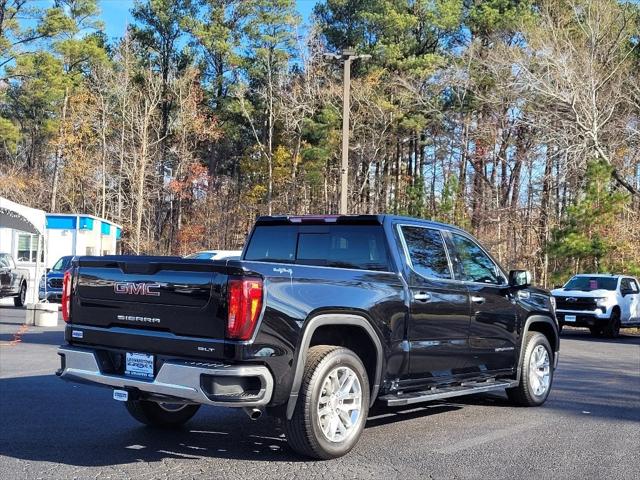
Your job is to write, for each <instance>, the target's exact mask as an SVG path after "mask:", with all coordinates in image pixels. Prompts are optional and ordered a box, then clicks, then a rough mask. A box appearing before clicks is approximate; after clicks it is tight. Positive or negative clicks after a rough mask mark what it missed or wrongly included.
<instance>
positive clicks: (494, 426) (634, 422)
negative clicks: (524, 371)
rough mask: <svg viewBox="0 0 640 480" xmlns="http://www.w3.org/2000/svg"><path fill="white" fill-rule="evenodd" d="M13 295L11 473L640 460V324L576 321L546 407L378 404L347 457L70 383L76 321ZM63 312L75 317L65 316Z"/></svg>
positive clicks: (7, 468) (329, 473)
mask: <svg viewBox="0 0 640 480" xmlns="http://www.w3.org/2000/svg"><path fill="white" fill-rule="evenodd" d="M23 321H24V310H21V309H15V308H13V307H11V306H9V303H7V302H6V300H3V301H2V302H1V304H0V478H3V479H22V478H24V479H37V478H53V479H70V478H74V479H75V478H77V479H85V478H86V479H88V478H104V479H128V478H136V479H165V478H166V479H179V478H199V479H200V478H225V479H230V478H242V479H247V478H256V477H259V478H278V479H286V478H323V479H326V478H438V479H439V478H482V479H488V478H499V479H503V478H504V479H506V478H533V477H535V478H540V479H544V478H554V479H557V478H581V479H591V478H608V479H612V478H620V479H625V478H629V479H632V478H634V479H636V478H638V472H639V471H640V335H629V334H626V335H624V336H622V337H621V338H619V339H616V340H604V339H598V340H596V339H592V338H591V337H590V336H589V335H588V334H587V332H586V331H577V330H576V331H573V332H565V333H563V337H562V346H561V357H560V365H559V369H558V371H557V372H556V377H555V381H554V386H553V390H552V392H551V396H550V397H549V400H548V401H547V403H546V404H545V406H544V407H542V408H533V409H531V408H530V409H526V408H515V407H511V406H509V404H508V403H507V401H506V396H505V395H502V394H491V395H488V394H486V395H476V396H471V397H463V398H459V399H456V402H452V403H449V402H447V403H444V402H441V403H436V404H430V405H425V406H421V407H418V408H411V409H406V408H405V409H389V408H380V407H377V408H375V409H374V411H372V412H371V414H370V417H369V420H368V422H367V428H366V430H365V432H364V434H363V436H362V438H361V440H360V442H359V443H358V445H357V446H356V448H355V449H354V450H353V451H352V452H351V453H350V454H349V455H348V456H346V457H343V458H340V459H337V460H331V461H326V462H312V461H307V460H304V459H302V458H299V457H297V456H296V455H295V454H293V453H292V452H291V451H290V450H289V448H288V447H287V444H286V441H285V439H284V435H283V433H282V429H281V428H280V427H279V426H278V424H277V422H276V421H275V420H273V419H271V418H269V417H263V418H261V419H260V420H258V421H256V422H252V421H251V420H249V418H248V417H247V416H246V415H245V414H244V413H242V412H241V411H235V410H226V409H216V408H203V409H201V410H200V412H199V413H198V414H197V415H196V416H195V417H194V419H193V420H192V421H191V422H190V423H189V424H187V426H186V427H185V428H184V429H183V430H179V431H158V430H152V429H148V428H145V427H143V426H141V425H139V424H137V423H136V422H135V421H134V420H133V419H132V418H130V417H129V415H128V414H127V413H126V411H125V410H124V407H123V406H122V405H121V404H119V403H118V402H115V401H113V400H112V399H111V392H110V391H109V390H107V389H101V388H98V387H93V386H85V385H76V384H71V383H67V382H63V381H61V380H59V379H58V378H57V377H56V376H55V375H54V373H53V372H54V371H55V370H56V369H57V367H58V358H57V355H56V347H57V346H58V345H59V344H61V343H62V341H63V334H62V331H63V327H62V326H58V327H54V328H37V327H28V328H27V327H24V326H22V323H23ZM60 323H62V322H60Z"/></svg>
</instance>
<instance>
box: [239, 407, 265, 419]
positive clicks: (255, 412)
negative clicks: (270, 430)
mask: <svg viewBox="0 0 640 480" xmlns="http://www.w3.org/2000/svg"><path fill="white" fill-rule="evenodd" d="M243 410H244V411H245V413H246V414H247V415H248V416H249V418H250V419H251V420H258V419H259V418H260V417H261V416H262V410H260V409H259V408H255V407H254V408H248V407H247V408H244V409H243Z"/></svg>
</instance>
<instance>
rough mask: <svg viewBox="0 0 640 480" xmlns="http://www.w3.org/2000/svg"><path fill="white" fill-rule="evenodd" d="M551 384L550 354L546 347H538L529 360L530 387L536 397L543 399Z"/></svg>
mask: <svg viewBox="0 0 640 480" xmlns="http://www.w3.org/2000/svg"><path fill="white" fill-rule="evenodd" d="M550 382H551V362H550V360H549V352H548V351H547V349H546V348H545V346H544V345H538V346H536V348H534V349H533V352H531V358H530V359H529V385H530V386H531V391H532V392H533V394H534V395H535V396H536V397H541V396H543V395H544V394H545V393H547V390H549V384H550Z"/></svg>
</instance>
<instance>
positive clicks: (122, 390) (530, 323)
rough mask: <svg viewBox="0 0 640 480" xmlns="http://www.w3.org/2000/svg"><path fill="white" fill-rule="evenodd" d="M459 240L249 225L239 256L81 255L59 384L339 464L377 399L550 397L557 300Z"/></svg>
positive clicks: (361, 219) (155, 417)
mask: <svg viewBox="0 0 640 480" xmlns="http://www.w3.org/2000/svg"><path fill="white" fill-rule="evenodd" d="M530 283H531V276H530V274H529V273H528V272H526V271H523V270H513V271H511V272H510V273H509V274H506V273H505V272H504V271H503V270H502V269H501V268H500V266H499V265H498V264H497V263H496V261H495V260H493V259H492V257H491V256H490V255H489V254H488V253H487V252H486V250H485V249H483V248H482V247H481V246H480V245H479V243H478V242H477V241H476V240H475V239H474V238H473V237H471V236H470V235H469V234H467V233H465V232H464V231H462V230H460V229H458V228H455V227H452V226H449V225H445V224H441V223H436V222H428V221H423V220H417V219H413V218H404V217H398V216H391V215H366V216H322V217H305V216H303V217H292V216H289V217H261V218H260V219H258V221H257V223H256V225H255V226H254V228H253V231H252V232H251V235H250V237H249V239H248V242H247V244H246V246H245V248H244V251H243V252H242V257H241V259H240V260H223V261H206V260H189V259H181V258H174V257H138V256H111V257H80V258H77V259H75V260H74V264H73V268H72V269H71V270H70V271H68V272H67V274H66V275H65V279H64V292H63V300H62V309H63V316H64V318H65V320H66V322H67V326H66V330H65V339H66V342H67V344H66V345H64V346H62V347H60V349H59V355H60V357H61V364H62V365H61V368H60V370H59V371H58V375H59V376H61V377H62V378H63V379H66V380H73V381H82V382H90V383H94V384H101V385H104V386H107V387H111V388H112V389H113V396H114V398H115V399H117V400H122V401H124V402H125V404H126V407H127V409H128V411H129V412H130V413H131V415H132V416H133V417H134V418H136V419H137V420H139V421H141V422H143V423H145V424H148V425H152V426H163V427H167V426H178V425H181V424H183V423H184V422H186V421H187V420H189V419H190V418H191V417H192V416H193V415H194V414H195V413H196V411H197V410H198V408H199V407H200V406H201V405H216V406H227V407H242V408H244V409H245V410H246V412H247V413H248V414H249V416H250V417H251V418H253V419H255V418H258V417H259V416H260V415H261V414H262V413H263V412H265V411H266V412H268V413H270V414H273V415H277V416H279V417H281V418H282V419H283V421H284V424H285V426H286V432H287V437H288V441H289V443H290V445H291V447H292V448H293V449H294V450H296V451H297V452H299V453H302V454H304V455H307V456H311V457H315V458H322V459H326V458H334V457H337V456H340V455H344V454H345V453H347V452H348V451H349V450H350V449H351V448H352V447H353V446H354V444H355V443H356V441H357V440H358V438H359V437H360V434H361V433H362V430H363V428H364V425H365V422H366V418H367V414H368V411H369V407H370V406H371V405H372V404H373V403H374V401H378V402H382V403H384V404H386V405H390V406H393V405H408V404H413V403H417V402H424V401H429V400H436V399H444V398H449V397H455V396H460V395H467V394H473V393H480V392H488V391H493V390H500V389H506V392H507V395H508V396H509V398H510V399H511V400H512V401H513V402H514V403H516V404H518V405H527V406H537V405H541V404H542V403H544V402H545V400H546V398H547V396H548V395H549V391H550V388H551V384H552V380H553V374H554V370H555V367H556V365H557V362H558V350H559V336H558V324H557V321H556V317H555V312H554V304H553V299H552V298H551V297H550V295H549V294H548V292H546V291H543V290H539V289H536V288H532V287H531V286H530Z"/></svg>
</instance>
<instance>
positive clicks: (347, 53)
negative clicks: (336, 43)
mask: <svg viewBox="0 0 640 480" xmlns="http://www.w3.org/2000/svg"><path fill="white" fill-rule="evenodd" d="M324 57H325V58H327V59H333V60H340V61H342V65H343V76H342V88H343V92H342V165H341V168H340V211H339V213H340V215H346V214H347V213H348V209H349V205H348V199H349V195H348V193H349V110H350V101H351V97H350V95H351V62H353V61H354V60H358V59H363V60H365V59H367V58H371V55H356V52H355V50H353V49H351V48H346V49H344V50H342V53H339V54H337V53H325V54H324Z"/></svg>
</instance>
